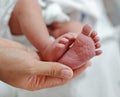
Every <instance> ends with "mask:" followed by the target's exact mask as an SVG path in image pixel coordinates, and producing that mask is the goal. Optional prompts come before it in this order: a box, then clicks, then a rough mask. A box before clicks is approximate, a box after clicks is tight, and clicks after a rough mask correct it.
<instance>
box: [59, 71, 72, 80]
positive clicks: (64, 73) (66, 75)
mask: <svg viewBox="0 0 120 97" xmlns="http://www.w3.org/2000/svg"><path fill="white" fill-rule="evenodd" d="M61 77H63V78H67V79H70V78H71V77H72V72H71V70H68V69H63V70H62V71H61Z"/></svg>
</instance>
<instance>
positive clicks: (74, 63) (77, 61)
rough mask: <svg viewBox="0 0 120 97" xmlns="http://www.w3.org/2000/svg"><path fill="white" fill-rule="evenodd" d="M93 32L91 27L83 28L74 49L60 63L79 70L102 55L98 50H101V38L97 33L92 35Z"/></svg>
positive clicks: (73, 46)
mask: <svg viewBox="0 0 120 97" xmlns="http://www.w3.org/2000/svg"><path fill="white" fill-rule="evenodd" d="M91 30H92V28H91V27H90V26H89V25H85V26H84V27H83V29H82V33H80V34H79V35H78V37H77V38H76V40H75V42H74V44H73V45H72V47H71V48H70V49H69V50H68V51H66V53H65V54H64V55H63V56H62V57H61V59H60V60H59V62H60V63H63V64H66V65H67V66H69V67H71V68H72V69H77V68H79V67H81V66H82V65H83V64H84V63H86V62H87V61H88V60H90V59H91V58H93V57H94V56H97V55H100V54H101V53H102V51H101V50H97V49H98V48H100V43H99V37H98V36H97V33H96V32H95V31H93V32H92V33H90V31H91Z"/></svg>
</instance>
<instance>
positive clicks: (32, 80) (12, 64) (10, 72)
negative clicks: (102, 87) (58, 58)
mask: <svg viewBox="0 0 120 97" xmlns="http://www.w3.org/2000/svg"><path fill="white" fill-rule="evenodd" d="M4 41H6V44H5V45H4V46H2V47H0V80H2V81H4V82H6V83H8V84H10V85H12V86H14V87H17V88H23V89H27V90H38V89H43V88H49V87H54V86H58V85H62V84H65V83H67V82H68V81H69V80H70V79H71V78H73V77H75V76H77V75H79V74H80V73H81V72H83V71H84V70H85V69H86V68H87V67H88V64H89V63H88V64H86V65H84V66H83V67H81V68H79V69H77V70H75V71H72V70H71V69H70V68H69V67H67V66H65V65H63V64H60V63H55V62H43V61H40V59H39V56H38V55H37V53H36V52H34V51H32V50H30V49H29V48H27V47H25V46H23V45H21V44H19V43H16V42H12V41H9V40H4ZM7 44H11V45H7Z"/></svg>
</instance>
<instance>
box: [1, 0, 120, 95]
mask: <svg viewBox="0 0 120 97" xmlns="http://www.w3.org/2000/svg"><path fill="white" fill-rule="evenodd" d="M41 1H43V2H44V1H52V2H55V3H57V4H58V5H60V6H63V8H65V9H66V6H67V4H68V9H69V10H73V9H72V8H74V9H77V11H78V10H79V14H80V16H81V17H79V15H78V17H79V18H80V19H79V18H78V19H79V20H80V21H81V22H83V23H84V24H86V23H90V24H91V25H93V27H94V29H95V30H96V31H97V32H98V34H99V36H100V38H101V44H102V50H103V54H102V55H101V56H99V57H97V58H94V59H92V61H93V65H92V66H91V67H89V68H88V69H87V70H86V71H85V72H84V73H83V74H82V75H80V76H79V77H77V78H75V79H74V80H72V81H71V82H69V83H68V84H66V85H64V86H60V87H55V88H52V89H44V90H40V91H35V92H30V91H25V90H21V89H16V88H13V87H11V86H8V85H6V84H4V83H2V82H1V83H0V97H120V0H66V1H65V0H41ZM65 2H67V3H66V4H65ZM64 6H65V7H64ZM67 11H68V10H67ZM68 12H71V11H68ZM71 14H72V15H71V17H73V19H74V18H75V17H74V15H75V14H74V15H73V13H71ZM75 19H76V18H75ZM13 39H14V40H17V41H19V42H21V43H25V44H26V45H30V44H29V43H28V42H27V41H26V40H25V38H24V37H17V38H16V37H13ZM24 41H26V42H24Z"/></svg>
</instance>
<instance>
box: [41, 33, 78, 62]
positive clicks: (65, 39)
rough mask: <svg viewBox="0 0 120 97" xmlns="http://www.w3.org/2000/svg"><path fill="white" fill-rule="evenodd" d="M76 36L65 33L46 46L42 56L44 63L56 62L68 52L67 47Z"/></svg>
mask: <svg viewBox="0 0 120 97" xmlns="http://www.w3.org/2000/svg"><path fill="white" fill-rule="evenodd" d="M76 36H77V34H75V33H66V34H64V35H62V36H60V37H59V38H57V39H56V40H55V41H54V42H52V44H50V45H48V46H47V48H46V49H45V50H44V52H43V54H42V55H41V56H42V59H43V60H46V61H57V60H59V59H60V58H61V56H63V54H64V53H65V52H66V51H67V50H68V48H69V46H70V45H71V44H72V43H73V42H74V41H75V39H76Z"/></svg>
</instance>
